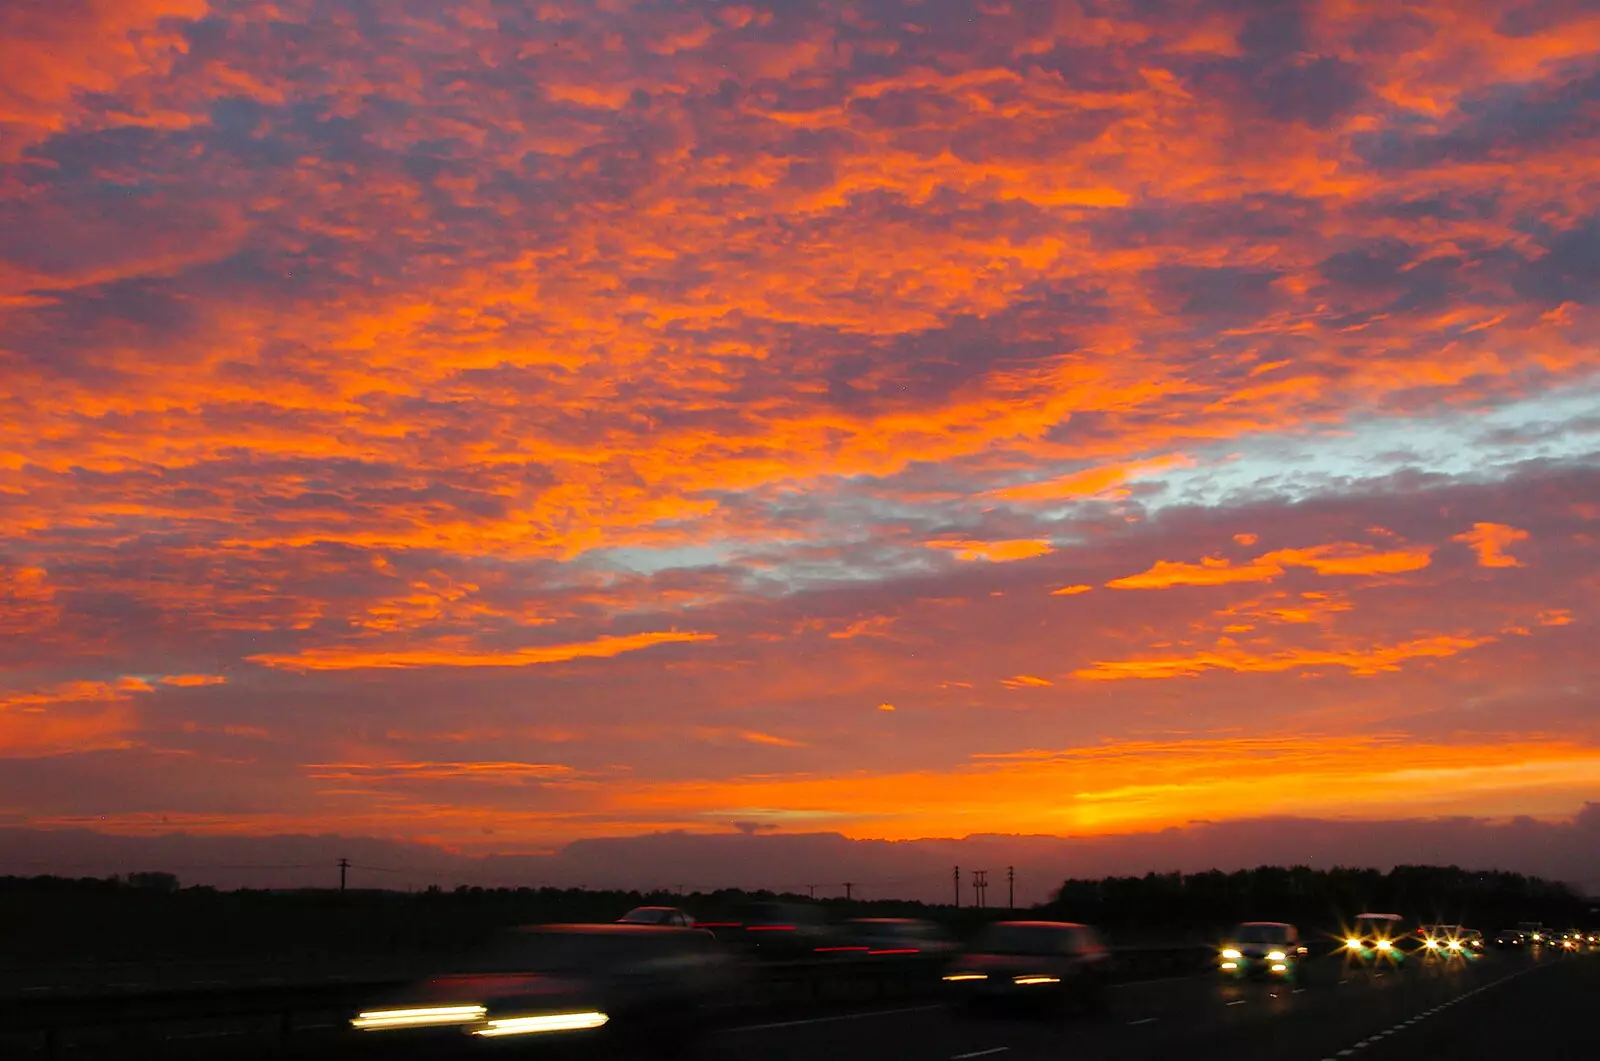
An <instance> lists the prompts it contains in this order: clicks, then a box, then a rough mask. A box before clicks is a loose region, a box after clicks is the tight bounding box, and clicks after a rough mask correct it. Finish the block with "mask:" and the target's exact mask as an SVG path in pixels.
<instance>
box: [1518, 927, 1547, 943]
mask: <svg viewBox="0 0 1600 1061" xmlns="http://www.w3.org/2000/svg"><path fill="white" fill-rule="evenodd" d="M1517 931H1518V932H1520V933H1522V939H1523V942H1524V943H1526V944H1527V945H1529V946H1540V945H1542V944H1544V943H1545V942H1547V941H1548V938H1549V933H1548V932H1547V931H1546V930H1545V927H1544V922H1542V921H1518V922H1517Z"/></svg>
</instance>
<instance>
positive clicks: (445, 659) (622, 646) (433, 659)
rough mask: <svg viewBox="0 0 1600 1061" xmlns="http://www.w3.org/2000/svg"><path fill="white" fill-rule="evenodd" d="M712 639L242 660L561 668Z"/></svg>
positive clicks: (298, 665)
mask: <svg viewBox="0 0 1600 1061" xmlns="http://www.w3.org/2000/svg"><path fill="white" fill-rule="evenodd" d="M715 639H716V635H715V634H704V633H687V632H679V631H676V630H670V631H657V632H654V633H641V634H624V635H621V636H611V635H607V636H603V637H597V638H595V639H594V640H593V641H578V642H572V643H569V644H564V645H539V646H535V647H530V648H519V649H513V650H510V651H504V652H496V651H491V650H486V649H471V648H467V647H464V646H463V647H461V648H448V647H437V648H425V649H391V650H387V651H384V650H377V649H369V648H365V647H362V646H359V645H336V646H330V647H327V648H310V649H306V650H304V651H302V652H297V653H294V654H284V655H280V654H273V653H263V654H261V655H255V656H246V657H245V658H246V659H247V660H249V661H250V662H251V663H259V664H261V665H262V666H264V667H276V668H278V669H281V670H296V671H316V670H363V669H368V668H408V667H530V666H536V665H539V664H543V663H565V662H567V661H569V660H575V659H604V658H609V657H611V656H617V655H621V654H622V653H624V652H636V651H638V650H640V649H644V648H650V647H651V646H653V645H665V644H676V643H684V642H693V641H712V640H715Z"/></svg>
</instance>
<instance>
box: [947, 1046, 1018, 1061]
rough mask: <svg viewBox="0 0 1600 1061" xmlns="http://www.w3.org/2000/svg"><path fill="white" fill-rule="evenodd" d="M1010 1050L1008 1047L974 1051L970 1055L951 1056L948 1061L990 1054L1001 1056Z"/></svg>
mask: <svg viewBox="0 0 1600 1061" xmlns="http://www.w3.org/2000/svg"><path fill="white" fill-rule="evenodd" d="M1009 1049H1011V1047H1009V1046H994V1047H990V1048H989V1049H987V1050H974V1051H972V1053H970V1054H951V1055H950V1061H964V1059H965V1058H968V1057H988V1056H989V1055H990V1054H1003V1053H1005V1052H1006V1051H1007V1050H1009Z"/></svg>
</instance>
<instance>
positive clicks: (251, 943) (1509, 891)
mask: <svg viewBox="0 0 1600 1061" xmlns="http://www.w3.org/2000/svg"><path fill="white" fill-rule="evenodd" d="M774 899H776V900H784V901H789V902H799V903H803V902H808V901H810V900H808V898H807V897H806V896H805V895H800V894H794V893H779V892H772V891H743V890H740V889H721V890H717V891H711V892H691V893H689V894H679V893H677V892H675V891H637V890H621V889H612V890H595V889H586V888H529V887H524V888H479V887H467V886H462V887H457V888H429V889H426V890H424V891H417V892H399V891H385V890H376V889H374V890H368V889H351V890H350V891H348V892H339V891H337V890H336V889H328V888H307V889H290V890H271V891H269V890H239V891H218V890H216V889H213V888H209V887H188V888H184V887H180V882H179V881H178V879H177V878H176V877H175V876H173V875H172V874H170V873H154V872H152V873H135V874H129V875H127V876H126V877H119V878H111V879H94V878H79V879H68V878H60V877H31V878H21V877H0V962H6V961H36V962H43V963H54V962H75V961H129V962H160V961H183V960H204V961H251V960H272V961H278V962H289V963H293V962H304V963H306V965H307V967H310V966H313V965H315V966H316V967H318V968H329V967H333V966H338V965H341V964H344V965H355V964H360V963H365V962H390V961H393V962H399V963H417V964H419V965H427V964H428V963H429V962H432V961H435V960H438V959H439V958H441V957H444V956H446V955H449V954H453V953H456V952H459V951H461V950H463V949H470V948H472V947H475V946H478V945H481V944H482V943H483V942H484V941H486V940H487V939H488V938H489V937H490V936H492V935H493V934H494V933H496V932H498V931H500V930H502V929H504V928H507V927H510V926H513V925H520V924H537V923H547V922H555V921H580V922H592V921H612V920H615V919H616V918H617V917H619V916H621V915H622V914H623V913H624V912H626V911H627V910H629V909H630V908H632V907H634V906H643V905H661V906H681V907H683V908H684V909H686V910H688V911H689V912H690V913H691V914H693V915H694V916H695V917H697V918H700V919H701V920H713V921H714V920H738V919H739V918H740V916H741V911H742V909H743V907H744V906H745V904H747V903H749V902H751V901H757V900H774ZM816 902H817V904H818V905H821V906H823V907H825V908H827V909H828V910H829V912H830V914H831V915H832V916H833V917H835V918H839V919H843V918H847V917H925V918H930V919H933V920H937V921H940V922H942V923H944V924H945V925H947V926H949V927H950V928H951V929H953V930H954V931H955V933H956V934H957V935H958V936H961V937H966V936H968V935H970V934H971V933H972V932H973V931H975V930H976V929H977V928H979V927H980V926H981V925H983V924H985V923H987V922H989V921H993V920H996V919H999V918H1004V917H1048V918H1063V919H1067V920H1074V921H1084V922H1088V923H1090V924H1095V925H1099V926H1100V927H1101V928H1103V929H1105V930H1106V931H1107V934H1108V935H1109V936H1110V937H1111V939H1112V940H1113V941H1115V942H1137V941H1140V940H1142V939H1150V940H1163V941H1165V940H1172V939H1174V938H1175V937H1190V938H1194V939H1199V938H1202V937H1204V936H1206V935H1207V934H1213V933H1215V932H1217V931H1221V930H1222V929H1223V928H1224V927H1225V926H1226V925H1228V924H1231V923H1233V922H1236V921H1241V920H1283V921H1292V922H1294V923H1296V924H1299V925H1301V926H1302V928H1304V929H1305V930H1307V931H1308V932H1313V931H1334V930H1336V929H1337V928H1338V927H1339V926H1340V925H1341V924H1342V923H1344V921H1345V920H1347V919H1348V918H1349V917H1351V916H1352V915H1354V914H1356V913H1359V912H1361V911H1362V910H1364V909H1381V910H1391V911H1393V912H1396V913H1400V914H1403V915H1406V916H1407V917H1411V918H1414V919H1416V920H1418V921H1445V922H1460V923H1463V924H1468V925H1474V926H1476V927H1479V928H1482V929H1483V930H1485V931H1486V932H1487V931H1492V930H1494V929H1495V928H1499V927H1501V926H1503V925H1507V924H1512V923H1515V922H1517V921H1522V920H1541V921H1544V922H1545V923H1547V924H1549V925H1552V926H1566V925H1583V926H1585V927H1587V926H1589V925H1590V924H1596V923H1600V917H1597V916H1596V914H1595V913H1594V912H1593V911H1592V910H1591V907H1590V904H1589V901H1588V900H1586V899H1584V898H1583V897H1582V896H1580V895H1578V894H1576V893H1575V892H1574V891H1573V890H1572V889H1571V888H1569V887H1567V886H1565V885H1562V884H1557V883H1552V882H1550V881H1545V880H1540V879H1539V878H1536V877H1527V876H1523V875H1521V874H1515V873H1501V872H1492V871H1482V872H1480V871H1471V870H1463V869H1460V868H1458V867H1454V866H1450V867H1435V866H1400V867H1397V868H1395V869H1394V870H1392V871H1390V872H1388V873H1384V872H1381V871H1378V870H1368V869H1333V870H1314V869H1310V868H1308V867H1304V866H1296V867H1292V868H1287V869H1285V868H1281V867H1271V866H1263V867H1261V868H1259V869H1254V870H1246V871H1241V872H1238V873H1223V872H1219V871H1211V872H1207V873H1194V874H1178V873H1167V874H1158V873H1150V874H1146V875H1145V876H1143V877H1108V878H1105V879H1103V880H1068V881H1066V882H1065V883H1064V884H1063V885H1062V886H1061V889H1060V891H1059V893H1058V894H1057V896H1056V898H1055V899H1054V900H1053V901H1051V902H1050V903H1047V904H1044V905H1043V906H1040V907H1036V908H1034V909H1033V910H1030V911H1026V912H1023V911H1008V910H1004V909H1000V908H995V907H991V908H988V909H983V910H977V909H973V908H972V907H970V906H963V907H961V908H960V909H956V908H953V907H951V906H948V905H937V904H925V903H921V902H916V901H911V900H898V899H856V900H853V901H847V900H845V899H842V898H826V899H818V900H816Z"/></svg>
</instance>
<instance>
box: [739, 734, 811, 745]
mask: <svg viewBox="0 0 1600 1061" xmlns="http://www.w3.org/2000/svg"><path fill="white" fill-rule="evenodd" d="M739 736H740V737H741V738H742V739H744V740H747V741H749V742H750V743H751V744H770V745H772V746H774V747H777V748H804V747H806V742H805V741H803V740H790V739H789V738H787V737H775V736H773V735H772V734H770V733H759V732H757V731H755V730H745V731H744V732H743V733H741V734H739Z"/></svg>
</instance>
